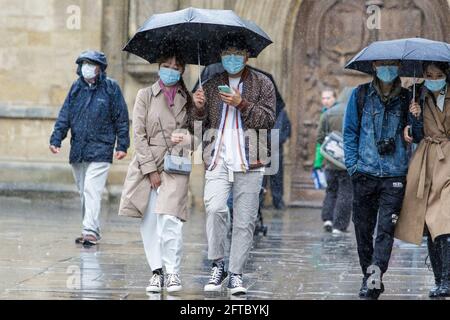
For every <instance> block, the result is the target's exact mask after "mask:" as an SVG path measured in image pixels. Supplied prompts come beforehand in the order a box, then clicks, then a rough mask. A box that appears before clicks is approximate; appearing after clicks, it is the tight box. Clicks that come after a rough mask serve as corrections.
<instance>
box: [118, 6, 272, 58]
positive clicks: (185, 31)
mask: <svg viewBox="0 0 450 320" xmlns="http://www.w3.org/2000/svg"><path fill="white" fill-rule="evenodd" d="M232 35H239V36H240V37H242V38H244V39H245V42H246V43H247V46H248V47H247V49H248V51H249V53H250V57H257V56H258V54H259V53H260V52H261V51H262V50H263V49H264V48H266V47H267V46H268V45H270V44H271V43H272V40H270V38H269V36H268V35H267V34H266V33H265V32H264V31H263V30H261V28H259V27H258V26H257V25H256V24H254V23H253V22H249V21H246V20H243V19H241V18H240V17H239V16H238V15H236V13H234V12H233V11H232V10H208V9H196V8H188V9H184V10H179V11H174V12H169V13H162V14H155V15H153V16H151V17H150V18H149V19H148V20H147V21H146V22H145V23H144V25H143V26H142V27H141V28H140V29H139V30H138V31H137V33H136V34H135V35H134V36H133V38H132V39H131V40H130V41H129V42H128V44H127V45H126V46H125V48H124V50H125V51H128V52H130V53H133V54H135V55H137V56H139V57H141V58H143V59H145V60H147V61H148V62H150V63H155V62H156V61H157V59H158V58H159V57H160V55H161V50H164V48H165V46H167V45H173V44H174V45H175V46H176V48H177V50H178V51H179V52H180V53H181V54H182V56H183V58H184V60H185V61H186V63H188V64H197V63H198V64H201V65H209V64H212V63H215V62H219V61H220V53H221V49H222V48H221V44H222V42H223V40H224V38H225V37H229V36H232Z"/></svg>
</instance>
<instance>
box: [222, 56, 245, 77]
mask: <svg viewBox="0 0 450 320" xmlns="http://www.w3.org/2000/svg"><path fill="white" fill-rule="evenodd" d="M222 65H223V68H224V69H225V70H226V71H227V72H228V73H229V74H237V73H239V72H241V71H242V69H244V67H245V57H244V56H241V55H235V54H230V55H226V56H222Z"/></svg>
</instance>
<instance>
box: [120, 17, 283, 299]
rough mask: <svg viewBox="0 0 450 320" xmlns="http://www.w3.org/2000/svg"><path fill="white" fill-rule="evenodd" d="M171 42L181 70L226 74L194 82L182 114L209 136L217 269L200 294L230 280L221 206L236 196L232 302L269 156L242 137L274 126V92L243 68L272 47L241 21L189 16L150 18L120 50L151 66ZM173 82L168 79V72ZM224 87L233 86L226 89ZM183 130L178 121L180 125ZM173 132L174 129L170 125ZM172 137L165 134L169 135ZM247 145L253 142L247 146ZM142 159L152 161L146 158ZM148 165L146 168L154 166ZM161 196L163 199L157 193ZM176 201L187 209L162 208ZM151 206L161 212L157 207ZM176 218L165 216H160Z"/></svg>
mask: <svg viewBox="0 0 450 320" xmlns="http://www.w3.org/2000/svg"><path fill="white" fill-rule="evenodd" d="M168 41H170V42H173V43H174V44H175V46H176V48H177V51H178V52H180V53H182V55H183V60H184V62H185V63H189V64H198V65H209V64H212V63H216V62H219V61H222V63H223V65H224V68H225V69H226V71H227V72H224V73H221V74H219V75H218V76H215V77H214V78H213V79H211V80H210V81H208V83H206V84H205V87H204V88H203V84H202V82H201V80H200V81H199V82H200V89H199V90H198V91H197V92H196V93H195V95H194V103H195V107H194V108H192V110H194V111H193V112H192V113H191V112H190V109H189V107H188V106H187V109H188V110H187V111H186V112H187V114H188V115H190V114H192V118H191V120H186V121H187V123H189V124H193V121H192V120H199V121H202V129H203V130H202V131H203V132H204V133H205V135H204V136H206V139H203V141H205V140H206V142H204V150H203V151H204V152H203V158H204V161H205V164H206V167H207V169H208V170H207V173H206V186H205V204H206V211H207V223H206V224H207V235H208V257H209V258H210V259H211V260H213V262H214V263H213V268H212V271H211V281H210V284H209V285H208V286H206V287H205V289H206V290H207V291H209V290H210V289H213V290H217V289H220V287H221V284H222V282H224V279H225V278H226V276H227V274H226V272H225V270H224V263H223V257H224V255H225V253H224V242H225V237H226V234H227V224H226V215H227V214H228V208H227V205H226V200H227V198H228V195H229V193H230V191H231V188H233V193H234V194H235V195H236V197H235V201H234V202H235V210H236V211H235V212H236V219H235V221H234V226H235V228H234V231H233V233H234V236H233V239H234V240H233V243H232V247H231V254H230V260H231V263H230V271H231V272H232V276H231V278H230V282H229V287H230V289H231V292H232V293H233V294H234V293H245V292H246V289H245V288H244V287H243V285H242V272H243V267H244V264H245V260H246V258H247V256H248V252H249V250H250V247H251V244H252V239H253V230H254V228H255V223H256V216H257V212H258V195H259V191H260V189H261V182H262V178H263V170H264V168H263V167H264V166H265V165H266V163H265V162H264V160H265V159H263V155H264V151H267V150H264V149H265V148H264V146H259V145H258V141H256V143H252V144H250V143H248V141H247V143H245V142H244V131H245V134H246V137H247V135H250V137H254V135H252V133H254V132H251V130H258V129H271V128H272V127H273V125H274V123H275V90H274V87H273V84H272V82H271V81H270V80H269V79H268V78H267V77H266V76H264V75H262V74H261V73H258V72H254V71H250V70H248V69H247V68H246V63H247V60H248V58H249V57H253V58H256V57H257V56H258V55H259V53H260V52H261V51H262V50H264V48H266V47H267V46H268V45H270V44H271V43H272V41H271V40H270V38H269V36H268V35H267V34H265V33H264V31H263V30H261V28H259V27H258V26H257V25H256V24H255V23H253V22H251V21H247V20H243V19H241V18H240V17H239V16H238V15H236V13H234V12H233V11H232V10H209V9H198V8H187V9H183V10H179V11H174V12H168V13H161V14H155V15H153V16H151V17H150V18H149V19H148V20H147V21H146V22H145V23H144V25H143V26H142V27H141V28H140V29H139V30H138V32H137V33H136V34H135V35H134V36H133V38H132V39H131V40H130V41H129V42H128V43H127V45H126V46H125V48H124V50H125V51H128V52H130V53H133V54H135V55H138V56H139V57H141V58H144V59H146V60H147V61H149V62H150V63H154V62H155V61H156V59H158V58H159V56H160V52H159V48H160V47H161V46H162V45H163V44H164V43H165V42H168ZM203 48H207V50H204V49H203ZM170 74H172V75H173V72H171V73H170ZM171 78H176V77H171ZM199 78H200V72H199ZM161 80H163V79H161ZM227 84H229V85H230V86H226V85H227ZM166 86H167V85H166ZM219 87H220V90H222V91H221V92H219ZM147 91H149V90H147ZM183 91H184V86H183ZM148 95H150V92H149V93H148ZM177 96H178V95H177ZM187 98H188V97H187V96H186V99H187ZM159 99H162V98H159ZM144 101H146V100H144ZM147 101H148V99H147ZM175 101H177V99H176V98H175ZM174 110H176V109H174ZM188 118H189V116H188ZM180 120H182V119H180ZM222 120H223V121H222ZM152 121H154V120H152ZM184 123H185V122H184V121H180V125H183V124H184ZM171 126H172V127H173V123H172V124H171ZM171 126H169V129H170V128H172V127H171ZM191 126H193V125H191ZM177 127H178V124H177ZM150 129H151V128H150ZM169 129H168V131H171V129H170V130H169ZM219 129H220V130H219ZM225 129H226V130H225ZM203 132H201V133H203ZM211 133H212V134H211ZM216 133H218V134H219V139H215V138H216V136H215V135H216ZM144 136H145V135H144ZM256 137H258V133H256ZM208 138H210V139H209V140H208ZM214 139H215V140H214ZM141 140H142V146H143V150H144V151H147V150H148V149H149V148H148V146H147V145H146V141H145V140H144V138H143V137H141ZM249 140H250V142H253V141H252V139H249ZM257 140H258V138H257ZM218 141H220V142H219V145H217V143H218ZM150 148H151V146H150ZM211 149H212V150H211ZM266 149H267V148H266ZM146 154H147V155H149V153H148V152H146ZM213 158H214V159H213ZM145 159H148V157H144V158H143V159H141V160H143V161H144V162H145ZM223 159H226V163H227V166H225V165H223V162H224V161H222V164H220V165H219V160H223ZM138 160H139V159H138ZM139 161H140V160H139ZM157 163H158V161H157ZM149 164H150V166H151V162H149ZM144 167H145V168H147V167H148V166H147V165H146V166H144ZM141 169H142V166H141ZM147 169H149V170H150V171H148V170H147ZM147 169H145V171H144V172H141V173H140V174H139V173H138V176H139V177H142V176H143V175H145V174H148V173H150V172H153V171H154V167H153V168H147ZM151 169H153V170H151ZM235 172H236V174H234V173H235ZM161 177H163V176H162V175H161ZM130 179H131V176H130ZM233 181H234V182H235V183H233ZM156 182H157V180H156ZM152 184H154V181H152ZM142 185H144V186H146V187H145V190H144V191H145V192H143V193H141V195H143V196H146V197H147V194H148V193H150V191H149V189H150V188H149V187H148V186H147V185H146V184H145V183H144V184H142ZM162 186H164V179H162ZM166 189H167V188H166ZM182 191H184V189H182ZM160 193H163V188H162V187H161V191H160ZM181 194H183V192H181ZM160 197H161V195H160V196H159V198H160ZM159 198H158V199H159ZM177 199H178V200H179V201H184V200H183V199H181V198H179V195H178V196H177V197H175V198H171V199H170V200H167V201H168V202H171V203H175V202H176V200H177ZM158 201H160V200H158ZM161 202H162V201H161ZM140 203H141V202H140ZM141 204H142V203H141ZM156 206H157V208H158V204H157V205H156ZM144 207H146V203H145V201H144V206H142V207H141V206H140V209H141V210H140V212H141V213H142V212H144V211H145V209H144ZM132 211H133V210H132ZM174 212H175V211H167V210H166V211H165V212H162V213H165V214H168V213H174ZM152 269H153V267H152ZM160 283H161V282H160Z"/></svg>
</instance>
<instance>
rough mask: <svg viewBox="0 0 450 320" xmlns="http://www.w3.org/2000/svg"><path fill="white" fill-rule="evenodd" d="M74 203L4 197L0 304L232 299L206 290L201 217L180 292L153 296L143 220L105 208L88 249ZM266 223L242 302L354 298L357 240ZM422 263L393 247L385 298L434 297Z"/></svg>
mask: <svg viewBox="0 0 450 320" xmlns="http://www.w3.org/2000/svg"><path fill="white" fill-rule="evenodd" d="M78 204H79V202H78V201H77V199H76V198H74V199H72V198H68V199H61V200H54V199H53V200H44V199H34V200H24V199H19V198H0V241H1V243H2V246H0V299H194V300H203V299H230V297H229V296H228V295H227V293H226V292H223V293H222V294H219V295H215V296H205V295H204V293H203V291H202V288H203V285H204V284H205V282H206V281H207V279H208V275H209V265H208V263H207V261H206V250H207V247H206V243H205V239H206V237H205V227H204V226H205V219H204V213H203V212H201V211H196V212H193V213H192V214H191V219H190V220H189V221H188V222H187V223H186V224H185V227H184V239H185V240H184V241H185V242H184V243H185V244H184V256H183V262H182V271H181V276H182V280H183V287H184V290H183V292H182V293H179V294H177V295H171V296H170V295H167V294H166V293H164V294H163V295H147V294H146V292H145V287H146V286H147V284H148V279H149V278H150V276H151V272H150V270H149V267H148V265H147V262H146V259H145V255H144V251H143V247H142V243H141V241H140V234H139V221H138V220H135V219H131V218H124V217H118V216H117V205H111V204H105V205H104V206H103V216H102V217H103V219H102V220H103V221H102V223H103V230H102V231H103V239H102V241H101V243H100V244H99V245H98V246H97V247H93V248H83V247H82V246H77V245H75V244H74V238H75V237H76V236H77V235H79V234H80V213H79V209H78ZM264 219H265V224H266V225H267V226H268V234H267V236H266V237H264V236H262V235H260V236H256V237H255V242H254V247H253V249H252V250H251V255H250V258H249V261H248V263H247V273H246V274H244V283H246V284H248V286H249V292H248V294H247V296H246V297H240V298H238V299H248V300H257V299H289V300H291V299H358V297H357V292H358V290H359V286H360V282H361V272H360V267H359V264H358V258H357V253H356V244H355V239H354V235H353V233H352V232H351V233H349V234H344V235H339V236H336V235H331V234H326V233H324V232H323V231H322V229H321V220H320V210H317V209H299V208H295V209H294V208H292V209H288V210H286V211H284V212H278V211H271V210H265V211H264ZM350 229H352V227H351V228H350ZM426 256H427V253H426V246H424V245H422V247H417V246H414V245H408V244H404V243H400V242H396V243H395V248H394V250H393V254H392V259H391V263H390V267H389V270H388V273H387V274H386V275H385V276H384V283H385V287H386V292H385V294H384V295H382V297H381V299H428V296H427V294H428V290H429V289H430V287H431V286H432V284H433V278H432V272H431V271H430V270H428V268H427V266H426V265H425V259H426ZM233 298H234V297H233Z"/></svg>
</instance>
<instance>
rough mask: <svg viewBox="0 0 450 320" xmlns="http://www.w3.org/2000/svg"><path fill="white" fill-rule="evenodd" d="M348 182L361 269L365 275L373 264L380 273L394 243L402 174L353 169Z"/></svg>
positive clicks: (403, 180)
mask: <svg viewBox="0 0 450 320" xmlns="http://www.w3.org/2000/svg"><path fill="white" fill-rule="evenodd" d="M352 182H353V223H354V225H355V234H356V242H357V245H358V255H359V263H360V265H361V269H362V272H363V274H364V275H366V274H367V268H368V267H369V266H370V265H376V266H378V267H379V268H380V271H381V274H384V273H385V272H386V271H387V269H388V265H389V259H390V257H391V252H392V245H393V244H394V230H395V222H394V221H393V215H397V216H398V215H399V214H400V210H401V207H402V202H403V197H404V195H405V185H406V177H395V178H377V177H373V176H368V175H363V174H361V173H358V172H357V173H355V174H354V175H353V176H352ZM377 220H378V227H377V234H376V238H375V245H374V239H373V236H374V232H375V225H376V224H377Z"/></svg>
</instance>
